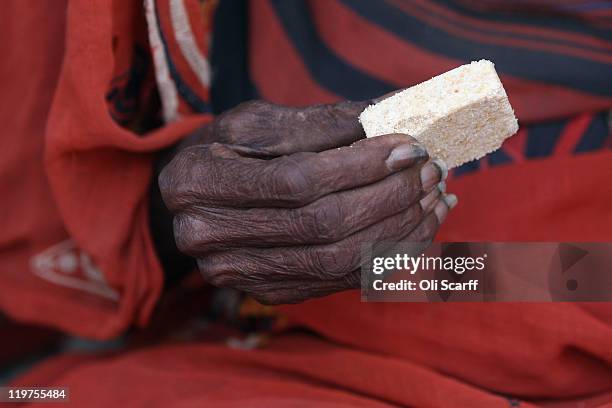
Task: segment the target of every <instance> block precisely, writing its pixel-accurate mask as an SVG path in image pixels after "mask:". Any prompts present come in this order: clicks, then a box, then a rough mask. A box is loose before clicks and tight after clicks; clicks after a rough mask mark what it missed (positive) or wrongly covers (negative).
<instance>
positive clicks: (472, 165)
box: [453, 160, 480, 177]
mask: <svg viewBox="0 0 612 408" xmlns="http://www.w3.org/2000/svg"><path fill="white" fill-rule="evenodd" d="M479 168H480V163H479V162H478V160H475V161H471V162H469V163H465V164H462V165H461V166H459V167H457V168H456V169H454V170H453V176H455V177H456V176H463V175H464V174H467V173H472V172H474V171H476V170H478V169H479Z"/></svg>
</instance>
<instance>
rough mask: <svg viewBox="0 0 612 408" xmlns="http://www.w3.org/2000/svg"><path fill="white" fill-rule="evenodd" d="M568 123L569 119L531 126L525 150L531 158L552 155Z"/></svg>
mask: <svg viewBox="0 0 612 408" xmlns="http://www.w3.org/2000/svg"><path fill="white" fill-rule="evenodd" d="M565 125H567V120H561V121H555V122H550V123H541V124H535V125H532V126H530V127H529V132H528V133H527V144H526V149H527V151H526V152H525V154H526V156H527V157H528V158H530V159H533V158H539V157H546V156H550V155H551V154H552V152H553V150H554V148H555V145H556V144H557V141H558V140H559V136H561V132H562V131H563V129H564V128H565Z"/></svg>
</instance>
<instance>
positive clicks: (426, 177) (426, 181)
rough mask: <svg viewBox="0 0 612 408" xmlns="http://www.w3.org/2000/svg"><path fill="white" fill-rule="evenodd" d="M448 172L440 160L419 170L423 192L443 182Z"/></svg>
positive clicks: (431, 162)
mask: <svg viewBox="0 0 612 408" xmlns="http://www.w3.org/2000/svg"><path fill="white" fill-rule="evenodd" d="M447 174H448V171H447V170H446V165H445V164H444V162H443V161H441V160H438V159H436V160H432V161H430V162H429V163H427V164H425V165H424V166H423V168H422V169H421V186H422V188H423V190H424V191H429V190H430V189H431V188H433V186H435V185H436V184H438V183H440V182H441V181H444V179H446V175H447Z"/></svg>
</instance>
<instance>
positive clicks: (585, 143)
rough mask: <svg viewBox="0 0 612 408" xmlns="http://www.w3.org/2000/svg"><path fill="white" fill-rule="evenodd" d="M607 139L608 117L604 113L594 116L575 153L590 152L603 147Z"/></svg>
mask: <svg viewBox="0 0 612 408" xmlns="http://www.w3.org/2000/svg"><path fill="white" fill-rule="evenodd" d="M607 138H608V117H607V114H606V113H605V112H602V113H600V114H598V115H597V116H595V117H594V118H593V120H592V121H591V124H590V125H589V127H588V128H587V130H586V131H585V132H584V134H583V135H582V137H581V138H580V142H578V145H577V146H576V149H575V152H576V153H584V152H590V151H593V150H599V149H601V148H603V147H604V144H605V142H606V139H607Z"/></svg>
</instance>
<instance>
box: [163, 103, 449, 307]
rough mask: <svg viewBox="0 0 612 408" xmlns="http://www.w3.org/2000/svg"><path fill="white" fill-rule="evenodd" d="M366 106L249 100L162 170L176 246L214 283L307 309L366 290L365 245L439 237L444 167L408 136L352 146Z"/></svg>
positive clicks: (444, 207) (358, 135) (443, 213)
mask: <svg viewBox="0 0 612 408" xmlns="http://www.w3.org/2000/svg"><path fill="white" fill-rule="evenodd" d="M364 106H365V105H364V104H357V103H341V104H337V105H321V106H314V107H308V108H305V109H296V108H286V107H280V106H276V105H272V104H268V103H265V102H260V101H256V102H249V103H246V104H243V105H240V106H239V107H237V108H236V109H234V110H232V111H229V112H227V113H226V114H224V115H222V116H221V117H220V118H218V119H217V120H216V121H215V122H214V123H213V124H212V126H210V127H209V128H208V129H207V131H206V132H205V133H204V134H203V135H201V136H199V137H198V139H199V140H198V144H194V145H193V146H191V147H187V148H185V149H183V150H182V151H180V152H179V153H178V154H177V155H176V156H175V157H174V159H173V160H172V162H171V163H170V164H168V165H167V166H166V167H165V168H164V170H163V172H162V173H161V175H160V177H159V184H160V188H161V192H162V196H163V199H164V202H165V203H166V205H167V207H168V208H169V209H170V210H171V211H172V212H173V213H174V215H175V218H174V233H175V238H176V243H177V245H178V247H179V249H180V250H181V251H183V252H185V253H187V254H189V255H191V256H193V257H195V258H196V259H197V260H198V266H199V268H200V271H201V272H202V273H203V275H204V277H205V278H206V279H207V280H208V281H209V282H211V283H212V284H214V285H217V286H224V287H225V286H227V287H232V288H236V289H239V290H242V291H244V292H247V293H249V294H250V295H252V296H253V297H254V298H256V299H257V300H259V301H261V302H264V303H292V302H298V301H302V300H305V299H308V298H311V297H315V296H322V295H325V294H329V293H332V292H336V291H340V290H344V289H348V288H354V287H358V286H359V281H360V278H359V274H360V272H359V266H360V253H361V243H365V242H377V241H400V240H411V241H419V242H423V241H430V240H431V239H432V238H433V236H434V234H435V232H436V230H437V228H438V225H439V223H440V222H441V221H443V220H444V218H445V217H446V213H447V211H448V207H449V206H448V204H447V202H448V203H450V204H451V205H452V201H453V200H452V199H451V200H448V199H447V200H446V202H445V200H443V199H441V198H442V197H443V196H442V195H441V191H440V190H441V189H440V188H437V185H438V183H439V182H440V181H442V180H443V179H444V177H445V173H446V169H445V168H444V165H443V164H441V163H439V162H437V161H428V156H427V152H426V151H425V150H424V148H423V147H422V146H420V145H419V144H417V143H416V142H415V140H414V139H412V138H411V137H409V136H406V135H386V136H381V137H377V138H373V139H366V140H359V141H357V142H355V143H353V144H352V145H350V146H345V145H347V144H350V143H351V142H354V141H355V140H358V139H360V138H362V137H363V134H362V130H361V127H360V125H359V123H358V121H357V115H358V114H359V112H360V111H361V110H362V109H363V107H364ZM213 141H215V142H214V143H209V142H213ZM338 146H344V147H338Z"/></svg>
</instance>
